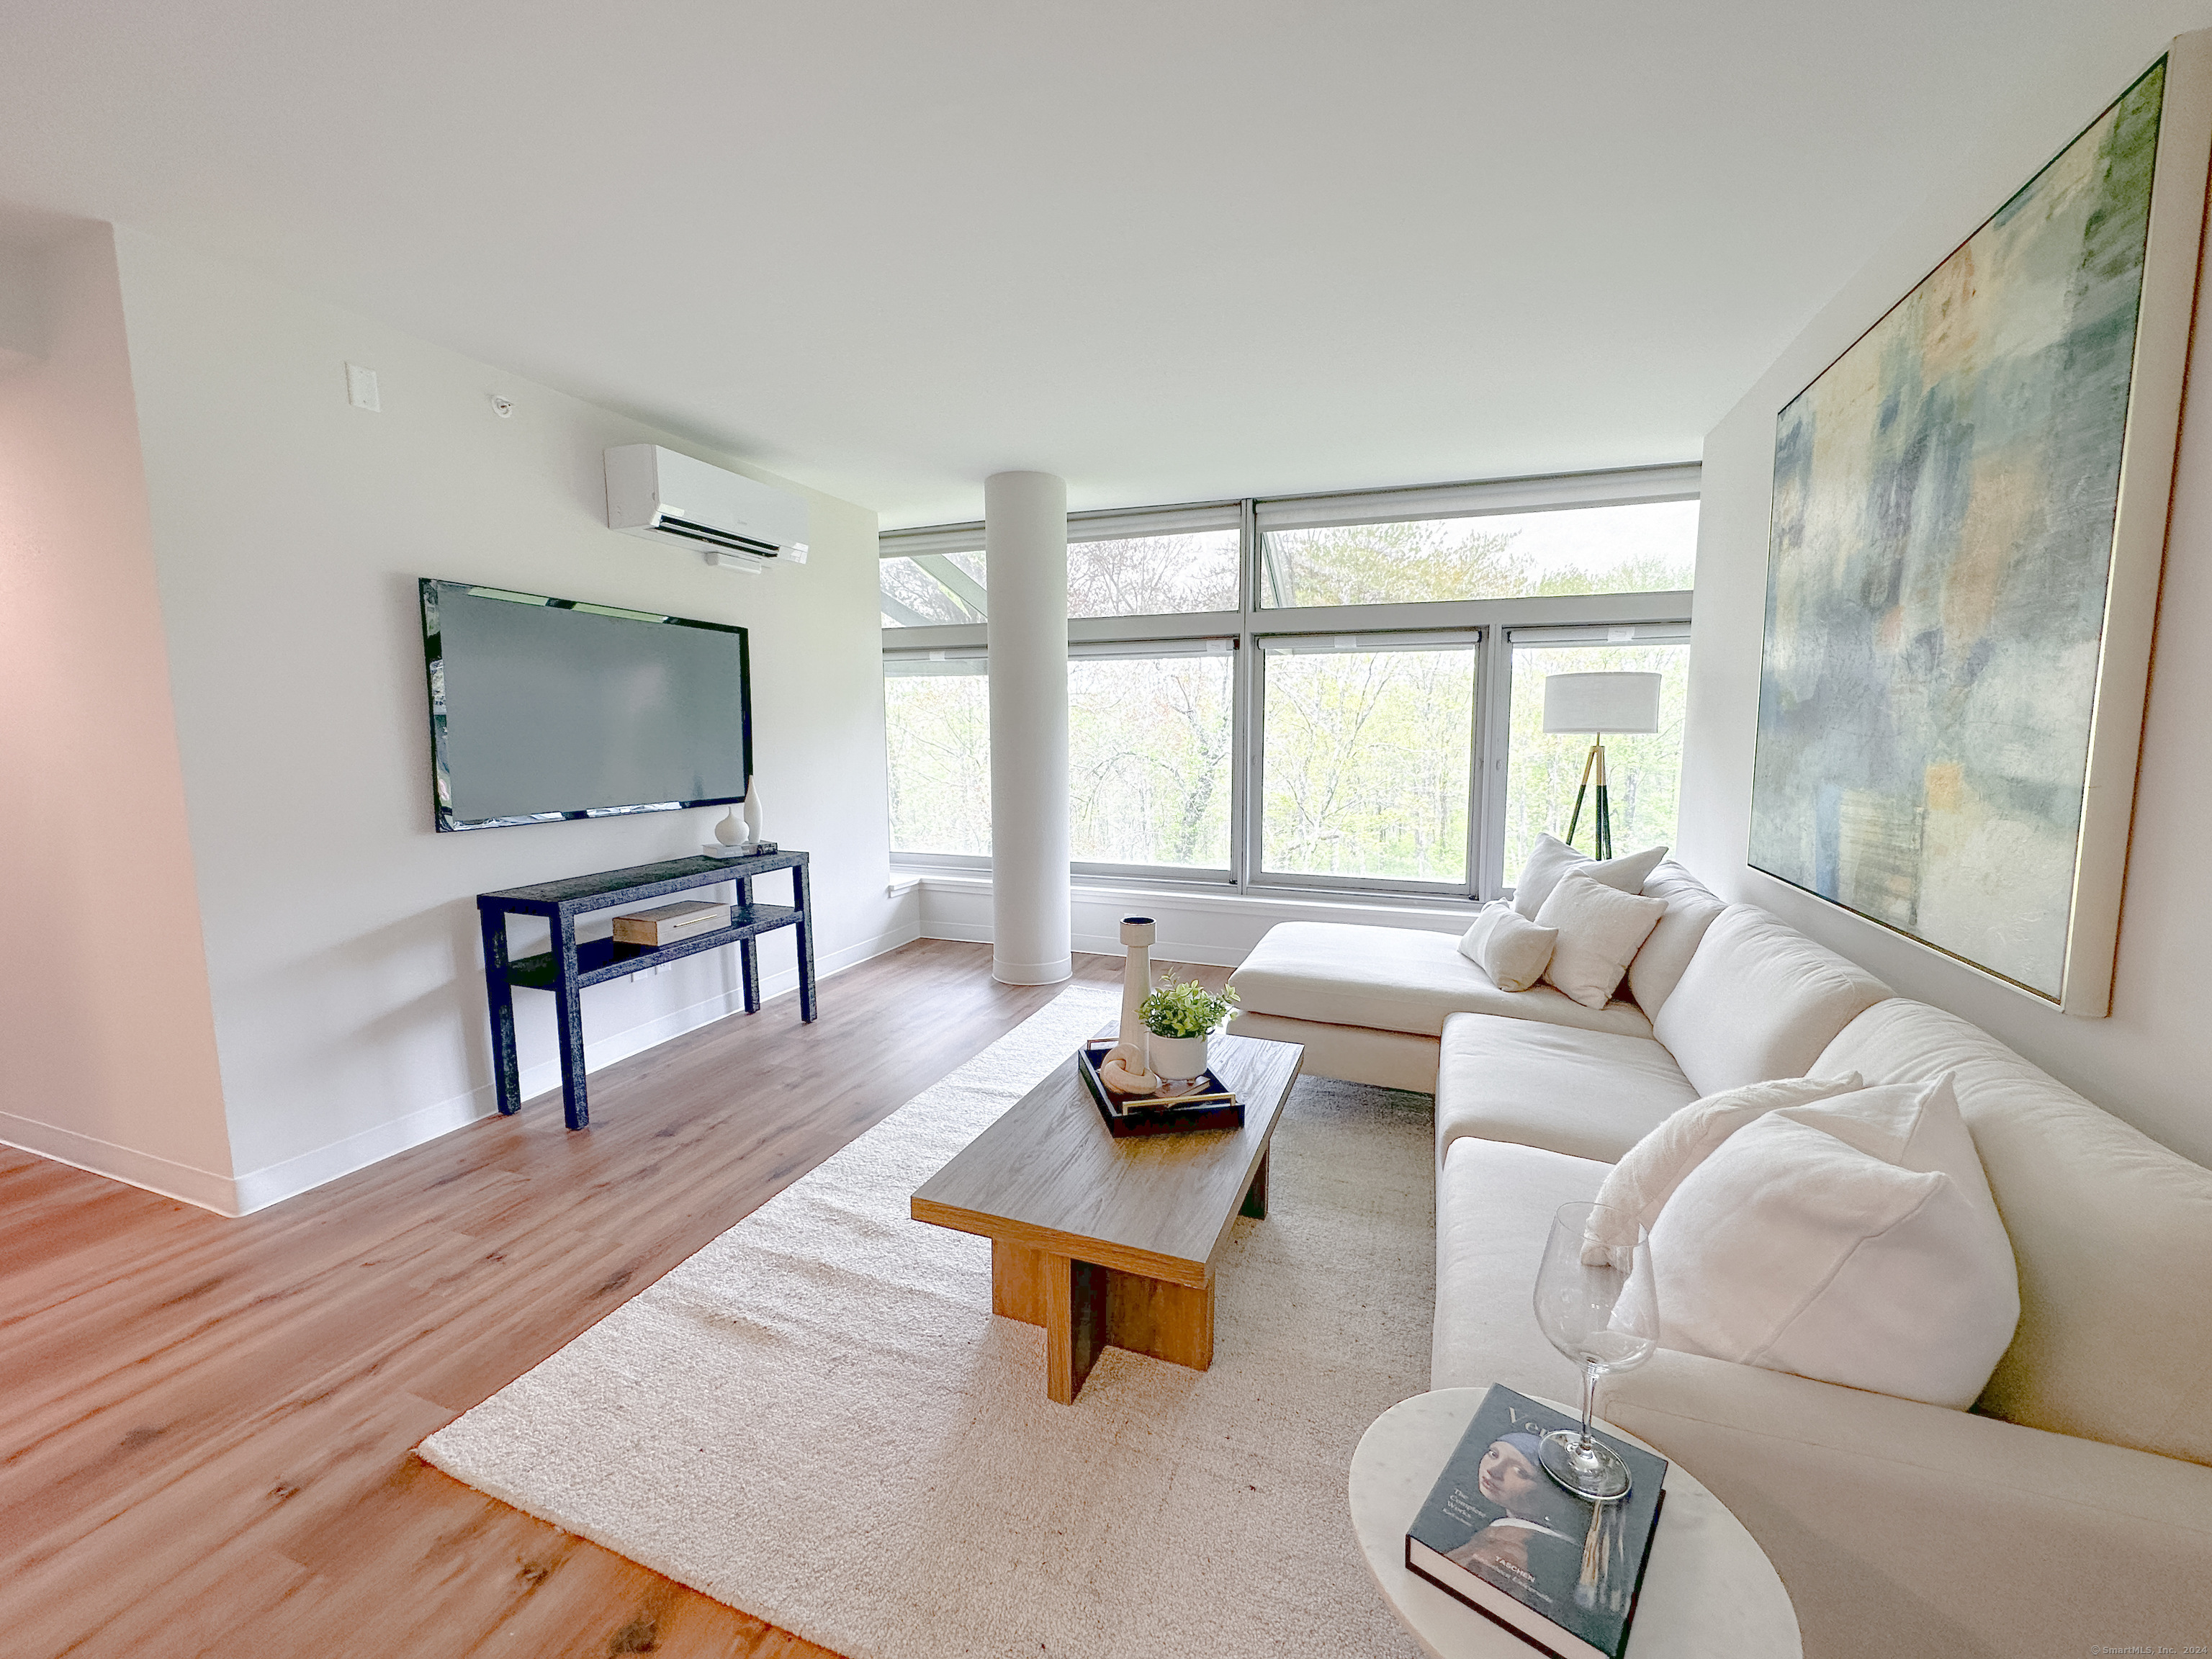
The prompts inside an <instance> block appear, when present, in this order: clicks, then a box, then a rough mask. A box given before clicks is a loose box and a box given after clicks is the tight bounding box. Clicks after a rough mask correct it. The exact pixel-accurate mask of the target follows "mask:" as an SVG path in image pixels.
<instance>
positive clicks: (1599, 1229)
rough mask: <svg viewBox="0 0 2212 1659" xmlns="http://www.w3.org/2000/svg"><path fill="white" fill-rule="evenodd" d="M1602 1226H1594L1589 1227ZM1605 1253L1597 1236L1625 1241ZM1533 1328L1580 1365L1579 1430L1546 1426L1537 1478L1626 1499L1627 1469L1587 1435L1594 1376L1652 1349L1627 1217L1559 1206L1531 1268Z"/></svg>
mask: <svg viewBox="0 0 2212 1659" xmlns="http://www.w3.org/2000/svg"><path fill="white" fill-rule="evenodd" d="M1600 1223H1602V1224H1603V1225H1597V1224H1600ZM1632 1235H1633V1237H1635V1240H1636V1243H1635V1245H1634V1246H1633V1248H1631V1247H1628V1246H1626V1245H1615V1246H1613V1247H1611V1248H1609V1249H1608V1248H1607V1246H1606V1245H1604V1244H1601V1243H1596V1242H1595V1241H1597V1240H1598V1239H1600V1238H1607V1239H1614V1238H1627V1237H1630V1236H1632ZM1535 1302H1536V1323H1537V1324H1538V1325H1539V1326H1541V1328H1542V1329H1543V1332H1544V1334H1545V1335H1546V1336H1547V1337H1548V1338H1550V1339H1551V1343H1552V1346H1553V1347H1555V1348H1557V1349H1558V1350H1559V1352H1561V1353H1563V1354H1565V1355H1566V1357H1567V1358H1570V1359H1571V1360H1573V1361H1575V1363H1576V1364H1579V1365H1580V1366H1581V1367H1582V1368H1583V1426H1582V1431H1581V1432H1580V1433H1579V1434H1578V1433H1577V1432H1576V1431H1573V1430H1571V1429H1554V1430H1553V1431H1551V1432H1550V1433H1549V1434H1547V1435H1546V1436H1545V1437H1544V1438H1543V1442H1542V1444H1541V1446H1540V1447H1539V1449H1538V1453H1537V1455H1538V1460H1539V1461H1540V1462H1541V1463H1542V1464H1543V1466H1544V1470H1545V1473H1547V1474H1549V1475H1550V1476H1551V1477H1552V1478H1553V1480H1557V1481H1558V1482H1559V1484H1560V1485H1561V1486H1565V1488H1566V1489H1567V1490H1568V1491H1569V1492H1574V1493H1576V1494H1577V1495H1578V1496H1580V1497H1583V1498H1589V1499H1591V1500H1592V1501H1593V1502H1595V1503H1605V1502H1607V1501H1609V1500H1610V1499H1613V1498H1622V1497H1626V1495H1627V1492H1628V1485H1629V1475H1628V1465H1626V1463H1624V1462H1621V1461H1620V1457H1619V1456H1617V1455H1615V1454H1614V1453H1613V1451H1612V1450H1611V1449H1609V1448H1607V1447H1606V1446H1604V1445H1602V1444H1601V1443H1599V1441H1598V1440H1597V1438H1596V1437H1595V1436H1593V1435H1592V1434H1591V1433H1590V1418H1591V1415H1592V1414H1593V1413H1594V1411H1595V1407H1596V1404H1597V1385H1598V1379H1599V1378H1601V1377H1602V1376H1604V1375H1605V1374H1606V1373H1607V1371H1625V1370H1630V1369H1632V1368H1633V1367H1635V1366H1638V1365H1640V1364H1643V1363H1644V1361H1645V1360H1646V1359H1648V1358H1650V1357H1651V1351H1652V1349H1654V1348H1656V1347H1657V1346H1659V1298H1658V1295H1657V1292H1656V1290H1655V1288H1654V1287H1653V1285H1652V1280H1651V1240H1650V1234H1648V1233H1647V1232H1645V1231H1644V1228H1643V1227H1642V1225H1639V1224H1638V1222H1637V1220H1636V1218H1634V1217H1633V1216H1631V1215H1629V1214H1627V1213H1626V1212H1621V1211H1618V1210H1612V1209H1608V1208H1607V1206H1603V1205H1600V1204H1562V1205H1561V1206H1559V1213H1558V1214H1557V1215H1556V1216H1554V1217H1553V1218H1552V1233H1551V1237H1549V1238H1547V1240H1545V1242H1544V1260H1543V1263H1542V1265H1541V1266H1540V1267H1538V1268H1537V1269H1536V1294H1535Z"/></svg>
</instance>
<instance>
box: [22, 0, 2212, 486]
mask: <svg viewBox="0 0 2212 1659" xmlns="http://www.w3.org/2000/svg"><path fill="white" fill-rule="evenodd" d="M2178 4H2181V0H2159V3H2158V6H2157V8H2156V9H2161V10H2163V9H2174V7H2175V6H2176V5H2178ZM2147 9H2151V8H2150V7H2149V5H2148V0H2143V3H2131V4H2125V5H2119V6H2115V5H2112V4H2110V3H2096V0H1838V3H1830V4H1826V5H1814V4H1802V3H1780V4H1778V3H1776V0H1702V3H1694V4H1675V5H1654V4H1651V3H1649V0H1644V3H1627V0H1595V3H1582V4H1575V5H1547V4H1542V3H1531V0H1518V3H1513V4H1504V3H1498V0H1456V3H1453V0H1360V3H1335V4H1326V3H1315V0H1276V3H1256V0H1180V3H1158V0H1112V3H1099V0H1093V3H1090V4H1087V5H1075V4H1066V3H1041V0H1029V3H1011V0H958V3H945V0H939V3H933V4H930V3H924V4H916V3H913V0H908V3H889V0H876V3H866V0H860V3H854V0H845V3H837V0H828V3H824V0H815V3H805V0H796V3H794V0H786V3H782V4H779V5H763V4H757V3H732V0H644V3H630V4H620V3H614V0H600V3H596V4H593V3H584V0H462V3H459V4H455V3H453V0H435V3H434V0H349V3H344V4H335V3H333V4H321V5H300V4H297V3H287V0H191V3H188V4H178V3H175V0H128V3H124V0H6V3H5V4H4V5H0V203H11V204H15V205H17V206H20V207H26V208H30V209H33V210H45V211H47V212H57V213H64V214H70V215H76V216H86V217H93V218H100V219H112V220H115V221H118V222H124V223H128V224H131V225H136V226H137V227H140V228H143V229H145V230H149V231H151V232H153V233H155V234H159V235H163V236H167V237H169V238H172V239H173V240H178V241H180V242H183V243H186V244H188V245H191V246H196V247H198V248H200V249H203V250H204V251H206V252H211V253H215V254H217V255H220V256H222V257H225V258H231V259H234V260H236V261H239V262H241V263H244V264H250V265H252V266H255V267H258V268H260V269H262V270H265V271H268V272H270V273H271V274H273V275H275V276H278V277H280V278H282V279H283V280H285V281H287V282H289V283H293V284H294V285H295V286H297V287H299V288H301V289H306V290H308V291H310V292H313V293H315V294H319V295H324V296H325V297H327V298H330V299H332V300H336V301H342V302H343V303H347V304H349V305H353V306H356V307H360V308H362V310H365V311H368V312H370V313H375V314H376V315H379V316H380V317H382V318H384V319H387V320H389V321H391V322H392V323H394V324H397V325H399V326H401V327H403V328H405V329H408V330H410V331H413V332H415V333H417V334H419V335H422V336H425V337H429V338H432V339H435V340H438V341H441V342H443V343H447V344H448V345H451V346H453V347H456V348H458V349H461V350H463V351H465V352H468V353H470V354H471V355H473V356H477V357H481V358H483V359H486V360H489V362H494V363H497V364H500V365H501V366H503V367H505V368H510V369H513V370H514V371H517V372H519V373H521V374H527V375H529V376H532V378H535V379H538V380H544V381H546V382H549V383H550V384H552V385H555V386H560V387H562V388H564V389H566V390H568V391H570V392H575V393H578V394H580V395H581V396H583V397H586V398H592V399H594V400H596V401H599V402H601V403H605V404H611V405H613V406H615V407H617V408H620V409H623V410H629V411H631V412H633V413H635V414H637V415H640V416H644V417H646V418H647V419H649V420H652V421H654V422H659V423H660V424H662V425H665V426H667V427H669V428H672V429H674V430H676V431H678V432H679V433H683V434H685V435H690V436H691V437H694V438H696V439H697V440H699V441H702V442H704V443H710V444H715V445H720V446H723V447H727V448H730V449H732V450H733V451H735V452H737V453H741V454H744V455H745V456H747V457H748V458H750V459H755V460H757V461H758V462H759V463H760V464H761V465H763V466H767V467H769V468H772V469H774V470H775V471H781V472H783V473H785V474H787V476H789V477H794V478H797V479H799V480H802V481H804V482H805V483H811V484H814V485H816V486H817V487H819V488H822V489H828V490H830V491H832V492H834V493H836V494H837V495H843V496H847V497H848V498H850V499H853V500H856V501H861V502H864V503H866V504H867V505H869V506H871V507H876V508H878V510H880V511H881V512H882V513H883V514H884V523H885V524H886V526H896V525H904V524H916V523H929V522H934V521H939V520H949V519H958V518H970V517H975V516H978V515H979V514H980V512H981V499H982V495H981V479H982V477H984V475H985V474H987V473H989V472H992V471H998V470H1000V469H1001V468H1006V467H1037V468H1043V469H1046V470H1048V471H1055V472H1059V473H1061V474H1063V475H1064V476H1066V478H1067V479H1068V481H1069V485H1070V495H1071V500H1072V502H1073V505H1075V506H1077V507H1106V506H1121V505H1130V504H1138V503H1146V502H1156V501H1182V500H1194V499H1202V498H1209V497H1226V496H1234V495H1248V494H1255V493H1258V494H1267V493H1280V492H1290V491H1297V490H1306V489H1327V488H1340V487H1352V486H1360V485H1375V484H1390V483H1416V482H1429V481H1435V480H1443V479H1452V478H1463V477H1504V476H1510V475H1514V474H1520V473H1528V472H1541V471H1559V470H1578V469H1584V468H1593V467H1605V466H1614V465H1634V464H1641V463H1650V462H1662V461H1674V460H1680V459H1689V458H1693V457H1694V456H1695V455H1696V454H1697V453H1698V451H1699V445H1700V442H1701V441H1702V439H1703V436H1704V434H1705V431H1706V429H1707V428H1709V427H1711V425H1712V424H1713V423H1714V422H1716V421H1717V419H1718V417H1719V416H1721V415H1722V414H1723V412H1724V411H1725V410H1726V409H1727V408H1728V407H1729V404H1732V403H1733V402H1734V401H1735V398H1737V397H1738V396H1739V395H1740V394H1741V392H1742V391H1743V390H1744V389H1745V388H1746V387H1747V386H1748V385H1749V384H1750V383H1751V381H1752V380H1753V379H1754V378H1755V377H1756V376H1757V375H1758V374H1759V372H1760V371H1761V370H1762V369H1763V368H1765V366H1766V364H1767V363H1768V362H1770V361H1771V359H1772V358H1773V357H1774V356H1775V355H1776V354H1777V352H1778V350H1779V349H1780V348H1781V347H1782V346H1783V345H1784V344H1785V343H1787V342H1788V340H1789V339H1790V337H1792V336H1793V335H1794V334H1796V331H1798V330H1799V328H1800V327H1801V326H1802V325H1803V324H1804V322H1805V321H1806V320H1807V319H1808V318H1809V317H1810V316H1811V315H1812V313H1814V311H1815V310H1816V309H1817V308H1818V307H1819V306H1820V304H1821V302H1822V301H1825V300H1826V298H1827V297H1828V296H1829V295H1831V294H1832V293H1833V292H1834V291H1835V289H1837V288H1838V286H1839V285H1840V283H1842V281H1843V280H1844V277H1845V276H1848V275H1849V274H1850V271H1851V270H1853V269H1854V268H1855V267H1856V266H1857V264H1859V263H1860V262H1861V260H1862V259H1863V258H1864V257H1865V255H1866V254H1867V252H1869V250H1870V249H1871V247H1872V246H1873V245H1874V244H1875V241H1876V240H1878V239H1879V238H1880V237H1881V234H1883V233H1884V232H1885V231H1887V229H1888V228H1891V227H1892V226H1893V224H1895V223H1896V222H1897V221H1898V220H1899V219H1900V218H1902V217H1903V216H1904V215H1905V212H1906V211H1907V210H1909V209H1910V208H1911V206H1912V205H1913V204H1914V203H1915V202H1916V201H1917V199H1918V197H1920V195H1921V194H1922V193H1923V189H1924V185H1925V181H1926V180H1927V179H1929V177H1930V176H1931V173H1930V170H1931V169H1934V168H1938V167H1942V165H1943V163H1944V158H1945V157H1946V155H1948V154H1949V153H1951V152H1953V151H1954V150H1955V149H1958V148H1960V147H1962V146H1965V145H1969V144H1971V143H1972V142H1973V140H1974V139H1975V137H1977V135H1978V133H1979V132H1980V131H1981V130H1982V129H1983V127H1984V125H1985V124H1986V123H1987V121H1988V120H1989V118H1990V117H1991V115H1992V113H1993V112H1996V111H1998V110H2002V109H2003V108H2005V107H2007V106H2008V105H2010V104H2012V103H2015V102H2016V100H2018V99H2019V98H2020V97H2021V88H2023V87H2030V88H2032V87H2034V86H2037V85H2039V84H2041V83H2043V82H2045V81H2046V80H2047V79H2048V78H2049V77H2050V76H2051V75H2052V74H2053V73H2054V72H2055V71H2056V70H2057V69H2058V68H2059V67H2060V66H2062V65H2063V64H2064V63H2065V62H2066V61H2067V58H2068V55H2069V52H2074V51H2075V50H2076V49H2078V48H2079V47H2080V46H2081V44H2082V43H2083V42H2085V41H2087V40H2090V39H2092V38H2093V36H2094V33H2095V32H2096V31H2098V30H2099V29H2100V28H2108V27H2111V26H2112V20H2113V18H2114V16H2115V15H2116V13H2118V12H2124V13H2126V14H2127V15H2128V21H2129V26H2130V27H2131V28H2134V27H2141V26H2142V21H2143V17H2144V14H2145V12H2146V10H2147ZM2183 9H2187V8H2186V6H2184V7H2183ZM2117 89H2118V88H2117V87H2115V88H2113V90H2115V91H2116V90H2117ZM2090 112H2091V111H2090V110H2089V109H2087V108H2085V109H2083V110H2081V111H2067V112H2063V113H2064V115H2065V116H2066V118H2069V119H2071V118H2073V117H2075V116H2076V115H2079V116H2081V117H2082V118H2086V117H2087V114H2088V113H2090ZM2059 136H2062V137H2063V134H2061V135H2059ZM1991 205H1992V206H1994V205H1995V204H1991Z"/></svg>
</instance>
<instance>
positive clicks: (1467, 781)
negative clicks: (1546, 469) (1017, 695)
mask: <svg viewBox="0 0 2212 1659" xmlns="http://www.w3.org/2000/svg"><path fill="white" fill-rule="evenodd" d="M1696 483H1697V477H1696V469H1695V468H1694V467H1675V468H1656V469H1645V470H1644V471H1640V472H1634V473H1619V474H1602V475H1587V474H1586V475H1578V476H1576V477H1564V478H1560V479H1556V480H1516V481H1512V482H1511V483H1504V484H1496V485H1492V484H1476V485H1463V486H1451V487H1446V488H1439V489H1423V490H1412V491H1388V492H1377V493H1376V494H1374V495H1352V496H1310V497H1300V498H1285V499H1281V500H1269V501H1247V502H1243V503H1231V504H1223V505H1218V506H1212V507H1169V508H1158V509H1144V510H1132V511H1127V512H1117V513H1100V514H1079V515H1076V516H1075V517H1074V518H1073V519H1071V520H1070V523H1069V550H1068V616H1069V623H1068V628H1069V635H1070V641H1071V643H1070V653H1071V656H1070V661H1069V665H1068V694H1069V744H1068V749H1069V753H1068V762H1069V765H1068V774H1069V814H1070V840H1071V853H1072V855H1073V860H1074V862H1075V864H1076V866H1077V867H1078V869H1079V870H1083V869H1090V870H1094V871H1098V872H1112V873H1116V874H1127V873H1133V872H1146V871H1151V872H1156V873H1157V874H1158V876H1159V877H1160V878H1164V879H1170V880H1185V881H1200V882H1214V883H1219V884H1226V885H1228V886H1230V887H1232V888H1235V889H1238V890H1252V889H1262V888H1267V887H1271V886H1278V887H1299V886H1304V887H1334V888H1354V889H1362V888H1364V889H1368V890H1395V891H1400V892H1407V893H1413V894H1427V895H1435V896H1459V897H1462V898H1467V897H1488V896H1493V895H1495V894H1497V893H1498V892H1500V891H1502V890H1504V889H1505V888H1506V887H1507V886H1509V885H1510V883H1511V881H1512V879H1513V878H1514V877H1515V876H1516V874H1517V873H1518V872H1519V869H1520V866H1521V864H1522V860H1524V859H1525V858H1526V856H1527V852H1528V847H1529V846H1530V845H1531V844H1532V843H1533V842H1534V837H1535V836H1537V835H1538V834H1540V833H1541V832H1543V831H1545V830H1547V829H1548V830H1550V831H1551V832H1552V833H1553V834H1561V833H1563V832H1564V831H1565V828H1566V823H1567V818H1568V816H1569V814H1570V812H1571V809H1572V805H1573V797H1574V790H1575V786H1576V784H1577V781H1578V780H1579V776H1580V772H1581V767H1582V762H1583V755H1584V753H1585V752H1586V750H1587V749H1588V740H1587V738H1577V737H1571V736H1561V737H1556V738H1554V737H1550V736H1547V735H1546V734H1545V733H1544V732H1543V731H1542V729H1541V726H1542V719H1541V708H1542V695H1543V694H1542V682H1543V678H1544V677H1545V676H1546V675H1547V674H1551V673H1560V672H1574V671H1589V670H1590V669H1594V668H1595V669H1607V668H1621V667H1646V668H1652V669H1656V671H1659V672H1660V673H1662V675H1663V676H1664V677H1665V678H1664V682H1663V684H1664V691H1663V696H1662V721H1663V722H1664V728H1665V729H1663V730H1662V732H1659V733H1657V734H1656V735H1653V736H1650V737H1637V738H1615V739H1613V740H1610V741H1609V742H1608V743H1607V755H1608V757H1609V758H1610V761H1611V765H1612V784H1613V787H1612V808H1613V826H1614V836H1615V839H1616V842H1617V843H1618V844H1620V846H1622V847H1623V848H1628V847H1632V846H1644V845H1649V844H1650V843H1651V842H1658V841H1668V842H1671V841H1672V840H1673V838H1674V817H1675V808H1676V794H1677V791H1678V787H1679V777H1680V757H1681V708H1682V702H1683V688H1684V686H1685V684H1686V679H1687V660H1688V643H1687V641H1688V617H1689V593H1688V588H1689V586H1690V580H1691V572H1692V567H1693V564H1694V558H1695V547H1696V532H1697V510H1698V508H1697V501H1696ZM981 548H982V527H981V526H980V525H971V526H939V527H936V528H933V529H929V530H926V531H915V532H890V533H888V534H886V535H885V536H884V538H883V552H884V559H883V565H884V575H883V583H882V586H883V605H884V651H885V676H886V678H885V693H884V697H885V711H886V716H887V725H888V728H889V741H890V767H891V775H892V777H891V800H892V824H893V830H892V834H893V846H894V848H895V850H896V851H897V852H899V853H900V854H903V855H906V856H908V857H914V858H921V859H924V860H927V859H933V858H934V859H938V860H951V861H956V862H959V861H964V862H968V863H970V864H981V863H983V862H985V861H986V860H987V856H988V848H989V838H990V749H989V725H990V722H989V700H988V681H987V678H986V676H985V674H984V672H983V662H982V660H981V659H982V657H983V653H984V651H985V649H986V648H987V626H988V614H989V592H988V581H987V569H986V568H985V564H984V561H983V558H982V554H981ZM1584 819H1585V823H1584V826H1583V828H1582V829H1581V831H1580V833H1579V834H1578V836H1577V840H1578V841H1579V842H1581V843H1582V844H1583V845H1584V846H1585V847H1587V846H1588V845H1589V840H1590V832H1589V828H1588V819H1589V811H1588V810H1587V809H1586V810H1585V814H1584Z"/></svg>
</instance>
